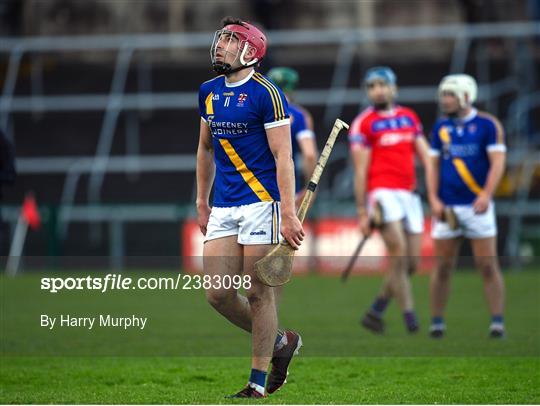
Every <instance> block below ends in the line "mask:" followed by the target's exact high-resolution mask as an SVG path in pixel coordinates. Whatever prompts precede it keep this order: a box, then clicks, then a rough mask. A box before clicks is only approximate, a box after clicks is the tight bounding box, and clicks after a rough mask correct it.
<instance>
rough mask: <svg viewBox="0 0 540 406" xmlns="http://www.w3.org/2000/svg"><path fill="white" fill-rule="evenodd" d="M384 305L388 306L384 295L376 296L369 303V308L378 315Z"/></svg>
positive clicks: (380, 313) (381, 312) (384, 307)
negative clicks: (370, 303)
mask: <svg viewBox="0 0 540 406" xmlns="http://www.w3.org/2000/svg"><path fill="white" fill-rule="evenodd" d="M386 306H388V299H387V298H384V297H377V298H376V299H375V301H374V302H373V304H372V305H371V310H372V311H373V313H375V314H376V315H377V316H379V317H380V316H382V314H383V313H384V311H385V310H386Z"/></svg>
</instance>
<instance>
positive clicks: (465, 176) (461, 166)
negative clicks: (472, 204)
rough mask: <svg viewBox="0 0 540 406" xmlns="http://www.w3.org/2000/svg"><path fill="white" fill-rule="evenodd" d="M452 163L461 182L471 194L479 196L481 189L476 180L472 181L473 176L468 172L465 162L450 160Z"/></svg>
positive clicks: (457, 159)
mask: <svg viewBox="0 0 540 406" xmlns="http://www.w3.org/2000/svg"><path fill="white" fill-rule="evenodd" d="M452 163H453V164H454V167H455V168H456V171H457V172H458V174H459V176H460V177H461V180H462V181H463V182H464V183H465V184H466V185H467V187H468V188H469V189H470V190H471V192H473V193H474V194H475V195H479V194H480V193H481V192H482V188H481V187H480V185H479V184H478V183H477V182H476V179H474V176H473V174H472V173H471V172H470V171H469V168H467V165H466V164H465V162H463V160H462V159H459V158H454V159H452Z"/></svg>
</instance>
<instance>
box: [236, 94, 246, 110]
mask: <svg viewBox="0 0 540 406" xmlns="http://www.w3.org/2000/svg"><path fill="white" fill-rule="evenodd" d="M247 97H248V95H247V94H246V93H240V94H239V95H238V103H237V104H236V107H244V102H245V101H246V100H247Z"/></svg>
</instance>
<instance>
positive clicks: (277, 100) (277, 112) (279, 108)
mask: <svg viewBox="0 0 540 406" xmlns="http://www.w3.org/2000/svg"><path fill="white" fill-rule="evenodd" d="M253 79H255V80H256V81H257V82H258V83H260V84H261V85H263V86H264V87H265V88H266V90H268V92H269V93H270V97H271V99H272V104H273V106H274V119H275V121H280V120H284V119H285V109H284V108H283V100H281V96H280V95H279V92H278V91H277V89H276V87H275V86H274V85H273V84H272V83H270V82H269V81H268V80H267V79H266V78H265V77H264V76H262V75H261V74H260V73H255V74H254V75H253Z"/></svg>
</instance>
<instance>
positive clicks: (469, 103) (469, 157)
mask: <svg viewBox="0 0 540 406" xmlns="http://www.w3.org/2000/svg"><path fill="white" fill-rule="evenodd" d="M477 92H478V88H477V85H476V81H475V80H474V78H472V77H471V76H469V75H464V74H455V75H448V76H446V77H444V78H443V80H442V81H441V83H440V85H439V104H440V107H441V110H442V113H443V114H444V115H445V117H443V118H441V119H439V120H438V121H437V123H436V124H435V127H434V128H433V133H432V141H431V155H432V162H433V165H434V171H435V174H436V176H435V177H434V179H433V180H432V182H431V184H430V185H428V187H429V200H430V205H431V209H432V213H433V216H434V219H433V221H434V223H433V228H432V237H433V238H434V240H435V253H436V255H437V258H438V264H437V269H436V270H435V272H434V273H433V275H432V278H431V286H430V294H431V314H432V323H431V328H430V334H431V336H432V337H435V338H437V337H442V336H443V335H444V331H445V328H446V326H445V323H444V319H443V315H444V309H445V307H446V303H447V301H448V294H449V287H450V274H451V272H452V268H453V267H454V265H455V260H456V257H457V255H458V252H459V247H460V243H461V239H462V237H465V238H467V239H469V240H470V241H471V245H472V250H473V254H474V258H475V263H476V266H477V268H478V269H479V271H480V273H481V275H482V278H483V281H484V292H485V295H486V299H487V303H488V307H489V311H490V313H491V325H490V336H491V337H494V338H497V337H503V336H504V321H503V308H504V281H503V278H502V274H501V270H500V267H499V262H498V259H497V241H496V239H497V224H496V221H495V208H494V204H493V201H492V198H493V193H494V192H495V189H496V188H497V185H498V184H499V181H500V179H501V177H502V175H503V172H504V168H505V160H506V146H505V144H504V130H503V128H502V126H501V124H500V122H499V120H497V118H495V117H494V116H492V115H490V114H487V113H484V112H481V111H478V110H477V109H475V108H474V107H473V103H474V102H475V100H476V95H477ZM445 207H449V208H451V209H452V210H453V212H454V214H455V217H456V219H457V227H456V228H454V229H453V228H451V227H450V225H449V223H448V222H446V221H445V218H444V215H443V213H444V209H445Z"/></svg>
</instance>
